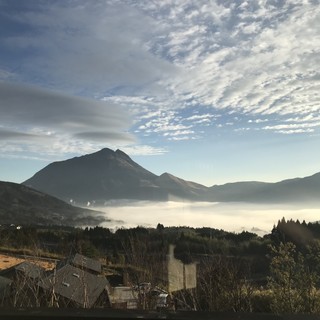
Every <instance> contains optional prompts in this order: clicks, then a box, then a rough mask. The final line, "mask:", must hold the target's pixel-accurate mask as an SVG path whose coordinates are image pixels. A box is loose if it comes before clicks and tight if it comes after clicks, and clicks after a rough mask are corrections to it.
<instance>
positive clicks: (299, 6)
mask: <svg viewBox="0 0 320 320" xmlns="http://www.w3.org/2000/svg"><path fill="white" fill-rule="evenodd" d="M7 3H8V5H5V6H4V7H3V8H4V9H6V8H7V7H6V6H8V7H9V8H10V2H7ZM4 9H3V10H2V12H4ZM6 10H9V9H6ZM10 10H11V9H10ZM7 17H8V21H11V22H10V23H9V27H12V26H13V25H14V24H15V23H20V24H22V25H24V26H25V31H26V32H24V33H19V34H18V33H17V34H14V33H12V34H10V35H9V33H8V34H7V35H4V36H2V38H1V39H0V40H1V43H2V47H3V49H4V50H2V53H0V57H1V58H2V59H0V61H2V62H1V63H0V70H1V71H0V77H2V78H5V77H8V76H9V75H10V77H14V79H15V80H16V81H20V82H28V83H37V84H41V85H42V86H45V87H51V88H58V89H59V88H60V89H61V90H65V91H68V92H72V93H73V94H78V95H82V96H91V97H94V98H95V99H97V100H99V99H101V98H103V99H104V102H105V103H106V104H107V105H117V106H122V107H123V108H124V109H125V110H126V112H127V113H128V114H130V115H131V116H132V118H133V121H132V122H131V124H133V131H135V132H136V133H138V134H140V133H141V135H142V136H143V135H149V134H158V135H159V136H163V135H165V136H166V137H169V136H171V138H172V137H173V134H174V133H175V132H182V131H187V130H189V131H190V134H187V135H186V136H185V137H189V138H191V135H193V138H195V134H197V128H196V127H197V125H198V126H204V125H206V124H210V123H211V122H212V121H213V120H214V119H215V116H214V115H215V114H216V113H217V111H216V110H217V109H218V110H225V111H226V112H232V111H233V112H237V113H245V115H246V116H249V117H251V116H252V117H253V118H257V119H256V120H252V121H253V122H254V123H255V124H259V123H262V122H263V121H265V117H268V119H269V118H272V116H275V115H280V116H281V117H282V121H283V122H284V123H286V122H288V123H291V122H292V123H294V122H301V123H314V122H316V121H317V120H316V119H317V117H319V116H318V114H319V112H320V105H319V99H320V94H319V92H320V82H319V79H320V73H319V70H320V52H319V51H320V49H319V48H320V24H319V21H320V6H318V5H317V3H316V2H312V1H303V2H302V1H292V0H291V1H281V2H277V1H260V0H253V1H243V0H240V1H237V2H232V1H215V0H212V1H209V2H205V3H203V2H201V1H200V2H194V1H185V0H175V1H169V0H168V1H157V2H152V1H149V0H141V1H125V0H123V1H122V0H119V1H106V2H103V1H97V2H94V3H91V2H88V1H80V0H79V1H78V0H77V1H71V2H65V3H63V4H62V3H60V2H58V3H56V2H53V3H51V2H43V3H42V2H41V3H38V4H37V7H35V6H31V5H28V4H26V9H25V10H24V11H23V12H21V11H13V12H10V14H7ZM3 21H4V20H3ZM5 27H6V25H3V28H2V29H3V30H6V29H8V28H5ZM12 30H13V29H12ZM12 51H14V52H15V54H16V56H17V57H18V58H19V68H16V61H11V60H10V59H8V52H12ZM5 54H6V55H5ZM4 70H5V72H4ZM79 99H80V100H81V101H82V102H83V100H82V98H79ZM92 103H93V102H92V101H90V103H89V104H90V105H92ZM97 104H99V105H100V102H97ZM97 104H95V107H94V109H95V110H98V109H99V108H98V107H97ZM80 105H82V103H80ZM198 106H206V107H207V108H212V113H211V112H207V111H206V114H202V115H201V114H193V115H190V116H188V115H185V114H184V115H182V113H181V112H180V111H181V110H182V109H187V108H190V107H192V108H197V107H198ZM70 110H71V109H69V111H70ZM172 110H174V111H172ZM34 111H35V110H34ZM37 111H38V113H39V116H40V117H41V118H42V120H41V121H42V122H45V121H49V122H50V120H45V118H44V117H43V116H42V114H41V109H38V110H37ZM46 112H49V115H50V109H46ZM61 112H62V111H61ZM78 112H79V110H77V112H75V113H74V114H75V117H76V119H75V120H74V119H70V118H69V119H68V123H67V121H65V120H63V119H62V121H60V122H58V121H57V122H56V123H57V126H58V129H63V127H65V126H68V130H71V128H72V130H71V131H72V134H73V135H74V138H75V139H79V138H80V140H81V139H84V138H86V139H89V140H90V141H95V142H101V140H104V138H105V137H106V136H109V137H110V139H113V140H119V139H120V140H121V139H123V140H126V141H127V143H128V142H129V140H130V139H131V138H132V137H131V136H130V135H129V134H128V126H127V125H124V126H121V125H120V124H119V123H118V124H119V125H120V127H121V130H120V131H121V132H122V133H121V135H120V136H119V131H118V130H116V131H115V132H113V130H111V131H110V126H111V127H112V125H113V123H114V121H115V123H117V121H118V120H119V119H118V120H116V119H114V120H113V121H108V120H107V124H108V129H105V128H106V125H105V124H104V127H103V125H102V122H103V121H104V120H105V119H106V118H105V115H102V116H101V114H100V112H98V113H97V114H96V116H97V117H96V118H95V119H93V117H92V116H90V115H89V121H90V123H91V124H92V123H98V126H97V129H96V130H93V129H92V126H91V125H89V127H86V124H85V123H86V121H87V119H86V120H84V119H85V118H83V119H80V118H81V117H82V116H83V115H84V114H83V113H82V111H80V115H79V113H78ZM85 114H87V113H85ZM310 114H313V116H312V117H311V116H310ZM109 115H110V117H113V116H112V114H111V113H110V114H109ZM121 117H122V116H121ZM15 118H16V119H19V118H17V117H15ZM26 118H27V120H28V116H27V115H26ZM59 119H60V118H59ZM90 119H91V120H90ZM292 119H304V120H301V121H300V120H296V121H295V120H292ZM29 120H30V121H31V119H29ZM29 120H28V121H29ZM230 120H231V119H227V117H225V118H223V120H221V121H225V123H224V124H221V125H225V124H226V123H230V122H231V121H230ZM35 121H37V120H35ZM91 121H92V122H91ZM119 121H120V122H121V120H119ZM183 121H190V124H189V123H188V125H186V122H183ZM210 121H211V122H210ZM14 123H16V126H17V127H18V126H19V125H21V123H20V122H19V120H14V121H12V122H11V124H14ZM52 124H53V123H47V125H52ZM277 125H282V124H275V125H274V126H273V125H270V126H269V127H270V129H266V130H274V131H277V132H280V131H288V130H289V131H290V130H291V131H292V130H302V129H306V128H309V129H312V130H313V131H314V130H317V126H316V125H314V126H311V127H308V126H306V127H289V128H281V127H277ZM102 127H103V128H104V129H102ZM116 127H117V128H118V125H116ZM7 129H8V128H7ZM11 129H12V128H11ZM18 129H19V128H17V132H19V130H20V129H19V130H18ZM77 129H79V130H77ZM48 130H50V131H56V130H55V128H48ZM58 131H59V130H58ZM191 131H192V132H191ZM304 132H310V130H305V131H304ZM57 134H58V133H57V132H55V134H53V136H55V135H57ZM176 136H178V134H176ZM180 137H181V136H180ZM176 138H177V137H176ZM133 143H134V142H133Z"/></svg>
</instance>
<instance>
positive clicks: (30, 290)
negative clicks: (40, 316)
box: [1, 261, 45, 307]
mask: <svg viewBox="0 0 320 320" xmlns="http://www.w3.org/2000/svg"><path fill="white" fill-rule="evenodd" d="M1 276H3V277H5V278H6V279H7V283H9V282H8V281H11V283H10V289H11V290H10V292H8V291H7V292H6V296H7V298H9V296H10V301H9V300H8V304H9V305H12V306H14V307H39V306H40V298H39V286H38V282H39V281H40V279H42V278H43V277H45V270H44V269H43V268H41V267H40V266H38V265H36V264H34V263H31V262H29V261H24V262H21V263H19V264H17V265H15V266H12V267H10V268H8V269H5V270H2V271H1Z"/></svg>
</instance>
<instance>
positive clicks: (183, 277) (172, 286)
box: [167, 245, 197, 293]
mask: <svg viewBox="0 0 320 320" xmlns="http://www.w3.org/2000/svg"><path fill="white" fill-rule="evenodd" d="M174 248H175V246H174V245H170V246H169V253H168V255H167V268H168V270H167V289H168V292H169V293H171V292H175V291H180V290H184V289H193V288H196V286H197V264H196V263H190V264H184V263H183V262H182V261H180V260H178V259H176V258H175V257H174Z"/></svg>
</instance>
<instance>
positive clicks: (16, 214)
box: [0, 181, 103, 226]
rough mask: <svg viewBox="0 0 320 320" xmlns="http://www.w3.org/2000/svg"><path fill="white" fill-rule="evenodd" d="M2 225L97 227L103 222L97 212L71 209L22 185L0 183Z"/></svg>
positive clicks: (71, 207) (61, 202)
mask: <svg viewBox="0 0 320 320" xmlns="http://www.w3.org/2000/svg"><path fill="white" fill-rule="evenodd" d="M0 221H1V224H15V225H28V224H33V225H35V224H38V225H70V226H80V225H96V224H99V223H100V222H102V221H103V218H102V217H100V216H99V213H98V212H96V211H92V210H88V209H81V208H78V207H74V206H71V205H69V204H67V203H65V202H64V201H61V200H59V199H56V198H54V197H52V196H49V195H47V194H44V193H42V192H39V191H36V190H34V189H31V188H28V187H26V186H24V185H20V184H16V183H11V182H3V181H0Z"/></svg>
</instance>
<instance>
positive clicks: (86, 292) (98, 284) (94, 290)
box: [39, 264, 108, 308]
mask: <svg viewBox="0 0 320 320" xmlns="http://www.w3.org/2000/svg"><path fill="white" fill-rule="evenodd" d="M107 284H108V281H107V279H106V278H104V277H102V276H96V275H93V274H91V273H89V272H86V271H84V270H83V269H82V270H81V269H79V268H76V267H74V266H71V265H68V264H67V265H65V266H64V267H62V268H61V269H59V270H57V271H56V273H55V274H52V275H50V276H49V277H48V278H46V279H44V280H43V281H41V282H39V285H40V286H41V287H42V288H44V289H47V290H52V289H54V291H55V293H56V294H59V295H60V296H63V297H65V298H68V299H70V300H72V301H74V302H75V303H77V304H78V305H80V306H83V307H87V308H90V307H92V306H93V305H94V303H95V302H96V300H97V299H98V298H99V296H100V295H101V293H102V292H103V290H104V289H105V287H106V285H107Z"/></svg>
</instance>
